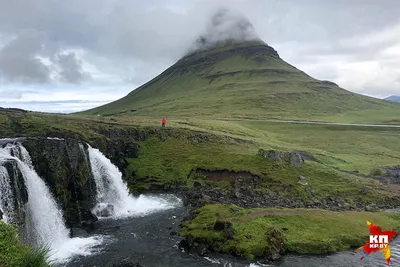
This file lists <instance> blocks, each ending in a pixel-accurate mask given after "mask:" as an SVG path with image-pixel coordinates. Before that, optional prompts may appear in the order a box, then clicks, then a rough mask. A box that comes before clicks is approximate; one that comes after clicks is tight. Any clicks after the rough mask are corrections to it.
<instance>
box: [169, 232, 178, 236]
mask: <svg viewBox="0 0 400 267" xmlns="http://www.w3.org/2000/svg"><path fill="white" fill-rule="evenodd" d="M169 235H171V236H172V235H178V233H177V232H176V231H172V232H170V233H169Z"/></svg>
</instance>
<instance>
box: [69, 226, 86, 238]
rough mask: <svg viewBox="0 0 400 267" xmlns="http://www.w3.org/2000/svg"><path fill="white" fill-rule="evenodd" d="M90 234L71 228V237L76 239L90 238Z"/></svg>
mask: <svg viewBox="0 0 400 267" xmlns="http://www.w3.org/2000/svg"><path fill="white" fill-rule="evenodd" d="M88 236H89V234H88V232H86V231H85V230H83V229H80V228H71V229H70V237H71V238H74V237H88Z"/></svg>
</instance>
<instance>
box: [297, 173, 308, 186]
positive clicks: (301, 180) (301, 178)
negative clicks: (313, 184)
mask: <svg viewBox="0 0 400 267" xmlns="http://www.w3.org/2000/svg"><path fill="white" fill-rule="evenodd" d="M297 183H299V184H301V185H308V183H307V180H306V177H304V176H301V175H300V180H299V181H298V182H297Z"/></svg>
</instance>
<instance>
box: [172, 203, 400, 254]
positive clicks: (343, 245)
mask: <svg viewBox="0 0 400 267" xmlns="http://www.w3.org/2000/svg"><path fill="white" fill-rule="evenodd" d="M194 214H195V218H194V219H193V220H192V221H188V222H185V224H184V227H183V228H182V230H181V232H180V234H181V235H183V236H185V237H191V238H193V239H194V240H195V242H199V243H205V244H206V245H208V246H209V247H211V248H212V249H214V250H215V251H219V252H224V253H233V252H234V253H235V254H238V255H239V256H242V257H247V258H254V257H261V256H265V252H268V251H269V250H270V247H269V246H270V245H271V244H270V243H269V242H268V238H267V237H268V234H267V231H268V228H269V227H275V228H278V229H281V230H282V231H283V233H284V248H285V249H286V251H287V252H295V253H300V254H324V253H331V252H336V251H339V250H345V249H349V248H354V247H359V246H362V245H363V244H364V243H365V242H367V241H368V238H369V231H368V225H367V221H370V222H372V223H374V224H377V225H379V226H380V227H382V229H383V230H388V229H392V230H399V229H400V214H397V213H369V212H350V211H348V212H332V211H326V210H314V209H294V210H292V209H250V210H246V209H242V208H239V207H237V206H235V205H220V204H216V205H206V206H204V207H202V208H200V209H198V210H196V211H195V212H194ZM217 220H222V221H225V222H230V223H231V224H232V228H233V229H234V233H235V234H234V236H233V238H232V239H230V240H226V238H224V233H223V232H222V231H216V230H214V225H215V223H216V221H217Z"/></svg>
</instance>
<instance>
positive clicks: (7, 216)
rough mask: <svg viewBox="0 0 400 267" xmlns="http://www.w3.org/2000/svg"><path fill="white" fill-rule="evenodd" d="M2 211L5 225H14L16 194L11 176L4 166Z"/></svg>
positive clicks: (1, 170) (0, 180)
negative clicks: (12, 186) (12, 187)
mask: <svg viewBox="0 0 400 267" xmlns="http://www.w3.org/2000/svg"><path fill="white" fill-rule="evenodd" d="M0 210H1V211H3V221H4V222H5V223H14V218H15V214H14V212H15V207H14V194H13V192H12V189H11V181H10V176H9V175H8V172H7V169H6V168H5V167H3V166H0Z"/></svg>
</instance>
